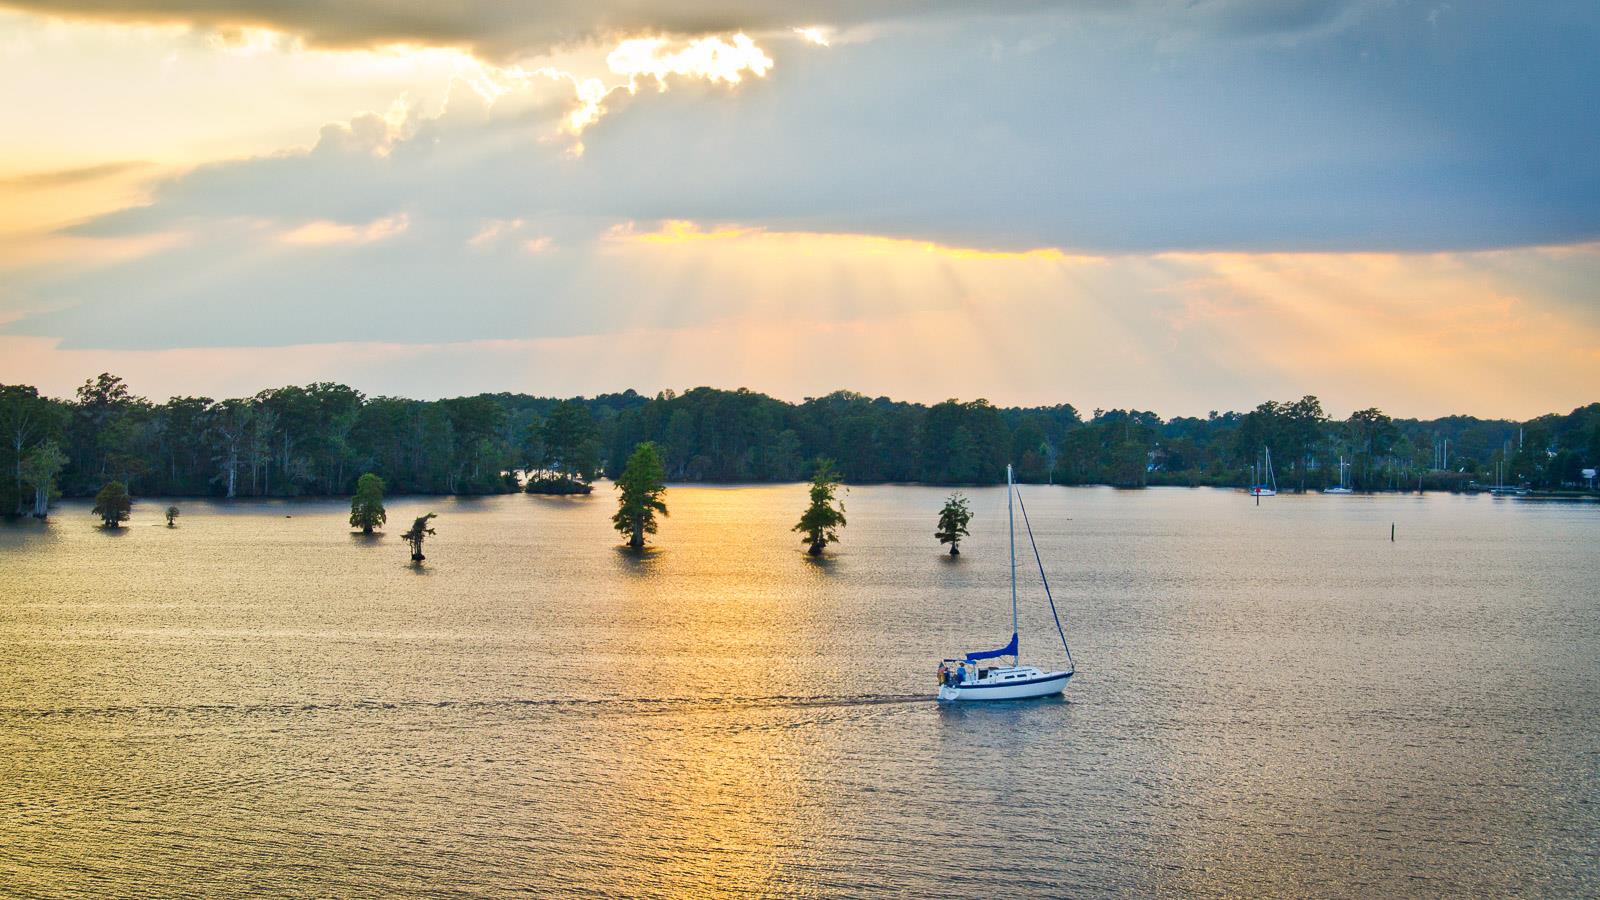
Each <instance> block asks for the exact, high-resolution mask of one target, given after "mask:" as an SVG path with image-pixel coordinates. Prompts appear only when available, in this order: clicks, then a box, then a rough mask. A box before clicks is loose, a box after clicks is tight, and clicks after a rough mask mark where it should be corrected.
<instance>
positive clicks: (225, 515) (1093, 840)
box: [0, 486, 1600, 896]
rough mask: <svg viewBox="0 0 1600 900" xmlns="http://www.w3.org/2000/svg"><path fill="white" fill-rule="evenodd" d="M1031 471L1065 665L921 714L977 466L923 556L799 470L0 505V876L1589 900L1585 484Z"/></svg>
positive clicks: (1001, 601) (446, 887)
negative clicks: (1189, 482) (1086, 476)
mask: <svg viewBox="0 0 1600 900" xmlns="http://www.w3.org/2000/svg"><path fill="white" fill-rule="evenodd" d="M1025 490H1026V494H1025V497H1026V499H1027V501H1028V503H1029V512H1030V513H1031V514H1032V516H1033V520H1034V525H1035V528H1036V530H1037V532H1038V536H1039V539H1040V544H1041V548H1042V550H1043V552H1044V557H1045V560H1046V563H1047V565H1048V567H1049V572H1050V575H1051V583H1052V586H1053V587H1054V588H1055V590H1056V595H1057V599H1058V601H1059V602H1060V603H1061V606H1062V609H1063V612H1064V614H1065V615H1066V617H1067V626H1068V629H1069V637H1071V638H1072V639H1073V651H1074V653H1075V654H1076V656H1077V660H1078V665H1079V667H1080V674H1079V676H1078V677H1077V678H1075V679H1074V680H1073V682H1072V684H1071V687H1070V688H1069V689H1068V692H1067V699H1066V701H1065V702H1062V701H1054V702H1026V703H1022V704H1014V705H1000V706H993V707H962V708H946V709H941V708H940V707H939V706H938V705H937V704H935V703H934V702H933V700H932V692H933V689H934V668H935V667H936V665H937V661H938V659H939V658H940V657H942V656H945V655H947V654H950V653H952V652H955V651H959V650H966V649H983V648H988V647H993V646H999V645H1000V644H1001V643H1003V642H1004V640H1005V638H1006V636H1007V632H1006V629H1007V627H1008V625H1009V622H1008V618H1009V611H1008V609H1007V596H1008V595H1007V593H1006V588H1005V579H1006V560H1005V543H1004V541H1005V536H1004V535H1005V533H1004V500H1003V490H1001V489H994V490H978V491H972V492H969V493H971V494H972V495H973V498H974V502H973V506H974V509H975V511H976V512H977V514H978V517H977V518H976V520H975V521H974V523H973V532H974V534H973V537H972V539H971V541H970V542H969V543H968V544H967V548H966V552H965V553H964V554H963V555H962V557H961V558H960V559H959V560H956V561H952V560H950V559H949V558H948V557H945V556H942V555H941V553H940V551H939V549H938V547H937V545H936V544H935V543H934V542H933V539H932V537H931V534H932V532H933V530H934V520H935V517H936V511H937V509H938V507H939V505H940V501H941V499H942V498H943V496H944V493H945V492H944V491H940V490H936V489H931V488H930V489H923V488H914V487H868V488H854V489H852V490H851V491H850V493H849V495H848V497H847V507H848V512H849V517H850V525H849V527H848V528H847V529H846V530H845V535H844V536H845V542H844V544H843V545H842V546H839V547H838V548H837V551H836V553H834V555H833V556H832V557H831V558H829V559H828V560H826V561H824V562H820V563H818V562H815V561H813V560H811V559H809V558H807V557H806V556H805V555H804V553H803V552H802V547H801V544H800V543H799V541H798V540H797V538H796V536H795V535H793V534H792V533H791V532H789V530H788V528H789V526H790V525H791V524H792V523H793V521H794V520H795V519H796V518H797V517H798V514H799V510H800V508H801V506H803V504H804V493H803V488H801V487H799V486H784V487H760V488H722V489H719V488H674V489H672V490H671V491H670V493H669V497H668V500H669V503H670V505H671V508H672V517H671V518H670V519H668V520H666V521H665V522H664V523H663V525H662V528H661V533H660V534H659V536H658V540H657V543H658V546H659V548H660V549H659V550H657V551H656V552H654V553H652V554H650V555H649V556H648V557H647V558H645V559H643V560H640V559H636V558H634V557H631V556H629V555H627V554H625V553H622V552H619V551H618V550H617V549H616V540H615V534H614V533H613V532H611V531H610V528H609V522H608V517H609V515H610V513H611V512H612V510H613V509H614V500H613V494H612V492H611V491H610V490H609V489H606V488H604V487H603V488H602V489H601V490H598V491H596V494H595V496H594V497H592V498H584V499H576V500H572V499H567V500H558V499H551V498H537V497H524V496H515V497H498V498H490V499H483V500H437V499H409V498H400V499H395V500H393V501H391V502H390V504H389V507H390V516H391V520H392V523H393V524H394V525H396V526H399V527H394V528H392V531H393V532H394V534H393V535H389V536H383V537H380V538H375V539H364V538H362V537H360V536H353V535H351V534H349V533H348V532H347V530H346V529H345V527H344V524H343V520H344V517H345V516H346V515H347V514H348V506H347V505H345V504H338V503H320V502H318V503H295V504H272V503H241V504H235V505H227V506H224V505H217V504H206V503H200V502H194V501H180V502H181V504H182V506H183V510H184V511H183V516H182V518H181V519H180V520H179V522H180V525H179V527H178V528H176V529H171V530H169V529H166V528H164V527H160V525H159V524H158V523H159V521H160V511H161V509H162V508H164V506H165V504H164V503H158V502H154V501H151V502H145V503H141V504H140V505H139V506H138V507H137V508H136V510H135V517H134V520H133V522H132V523H131V527H129V528H127V529H124V531H123V532H122V533H121V534H107V533H102V532H100V531H98V530H97V529H95V528H94V527H93V520H92V518H91V517H90V516H89V514H88V512H87V508H86V506H84V505H82V504H67V505H65V506H64V507H63V508H62V509H61V510H60V511H59V514H58V516H57V517H56V518H55V519H54V520H53V521H52V522H51V523H50V524H49V525H48V526H38V525H36V524H23V525H13V526H7V527H0V893H12V894H24V895H26V894H34V893H38V894H45V895H56V894H71V893H76V892H79V891H85V890H86V891H89V892H104V893H113V894H119V895H124V894H136V893H150V894H161V895H171V894H175V893H195V894H207V895H243V894H257V893H263V892H265V893H273V894H316V895H344V896H355V895H364V896H379V895H392V894H395V893H406V892H410V893H417V892H423V891H428V892H430V893H442V894H460V895H486V896H496V895H524V896H525V895H527V894H528V893H529V892H531V893H534V894H580V893H581V894H600V895H681V894H701V893H730V894H741V893H749V894H785V895H789V894H798V895H829V896H835V895H861V894H898V895H907V896H930V895H940V896H944V895H975V894H979V893H982V894H994V895H998V896H1008V895H1010V896H1024V895H1061V894H1066V893H1074V894H1084V893H1089V894H1095V893H1104V892H1112V891H1119V890H1120V891H1134V892H1149V891H1166V892H1185V893H1189V892H1192V893H1199V894H1238V893H1261V892H1271V893H1277V894H1296V895H1304V894H1333V895H1373V894H1377V893H1379V892H1389V893H1393V892H1400V893H1407V894H1438V893H1446V892H1451V893H1497V892H1516V893H1524V894H1526V893H1547V894H1588V895H1593V894H1595V893H1596V892H1597V891H1600V849H1597V847H1600V842H1597V838H1596V836H1597V835H1600V600H1597V599H1596V594H1597V593H1600V505H1582V504H1572V505H1558V504H1541V503H1533V502H1526V501H1511V500H1494V499H1491V498H1488V497H1477V498H1465V497H1447V496H1430V497H1427V498H1425V499H1419V498H1414V497H1383V498H1366V497H1343V498H1340V497H1320V496H1313V497H1279V498H1275V499H1270V500H1266V501H1264V502H1263V504H1262V506H1261V507H1260V508H1256V507H1254V506H1252V505H1251V501H1250V500H1249V499H1248V498H1245V497H1244V496H1242V495H1240V494H1233V493H1228V492H1222V491H1209V490H1195V491H1189V490H1181V489H1155V490H1148V491H1142V492H1114V491H1110V490H1104V489H1064V488H1043V487H1036V488H1028V489H1025ZM429 509H433V510H437V511H438V512H439V514H440V517H439V519H438V520H437V523H436V524H437V526H438V530H439V534H438V536H437V538H435V539H434V540H433V541H432V542H431V543H430V545H429V547H428V562H427V564H426V567H425V568H423V569H421V570H415V569H413V568H411V567H410V566H409V565H408V564H407V560H406V551H405V548H404V545H403V542H401V541H400V540H399V538H398V536H397V535H398V532H400V531H402V530H404V527H405V525H406V524H407V523H409V521H410V519H411V517H413V516H415V515H416V514H418V513H420V512H423V511H427V510H429ZM1391 522H1395V523H1397V526H1398V538H1399V540H1398V541H1397V542H1395V543H1390V541H1389V525H1390V523H1391ZM1023 571H1024V574H1030V570H1029V569H1024V570H1023ZM1023 586H1024V590H1025V595H1024V610H1023V613H1024V625H1023V628H1024V631H1023V648H1022V649H1023V654H1024V661H1025V662H1034V663H1039V664H1045V663H1058V662H1060V660H1061V652H1060V647H1059V644H1058V643H1056V645H1055V646H1052V643H1053V642H1055V636H1054V633H1053V626H1051V625H1050V622H1049V614H1048V610H1047V608H1046V607H1045V606H1044V603H1043V600H1042V595H1040V594H1039V593H1038V590H1037V578H1036V575H1035V576H1031V577H1029V578H1027V579H1025V580H1024V585H1023Z"/></svg>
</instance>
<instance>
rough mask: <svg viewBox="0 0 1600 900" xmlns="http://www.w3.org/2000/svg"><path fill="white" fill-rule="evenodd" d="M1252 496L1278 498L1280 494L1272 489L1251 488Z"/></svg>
mask: <svg viewBox="0 0 1600 900" xmlns="http://www.w3.org/2000/svg"><path fill="white" fill-rule="evenodd" d="M1250 496H1252V497H1276V496H1278V492H1277V491H1275V490H1273V489H1272V488H1251V489H1250Z"/></svg>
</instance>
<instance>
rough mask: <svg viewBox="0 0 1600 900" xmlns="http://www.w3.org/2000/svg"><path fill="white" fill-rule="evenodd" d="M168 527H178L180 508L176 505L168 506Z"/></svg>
mask: <svg viewBox="0 0 1600 900" xmlns="http://www.w3.org/2000/svg"><path fill="white" fill-rule="evenodd" d="M167 527H168V528H177V527H178V508H177V507H176V506H169V507H167Z"/></svg>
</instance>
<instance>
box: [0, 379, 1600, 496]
mask: <svg viewBox="0 0 1600 900" xmlns="http://www.w3.org/2000/svg"><path fill="white" fill-rule="evenodd" d="M1519 429H1520V430H1521V431H1522V432H1523V433H1522V434H1520V435H1519ZM46 440H54V441H55V442H56V443H57V445H58V446H59V447H60V449H61V450H62V451H64V453H65V454H66V456H67V458H68V460H69V461H68V462H67V463H66V464H65V466H64V468H62V469H61V470H60V471H59V473H58V474H57V476H56V483H57V486H58V488H59V490H60V492H61V493H62V494H63V495H65V496H70V497H87V496H92V495H93V494H94V492H95V491H96V490H98V489H99V487H100V486H101V485H102V484H104V483H105V482H107V481H110V480H116V481H121V482H123V483H125V484H126V485H128V488H129V490H130V491H132V492H134V493H139V494H145V495H166V496H200V495H207V494H210V495H215V496H224V497H288V496H299V495H320V496H345V497H348V496H350V495H351V493H352V492H353V491H354V490H355V488H356V481H357V476H358V475H359V474H360V473H362V472H381V473H383V476H384V480H385V482H386V489H387V490H388V491H390V492H393V493H418V494H447V493H459V494H483V493H502V492H508V491H515V490H519V489H520V487H519V485H517V484H516V478H515V477H514V475H513V474H512V473H513V472H514V471H515V470H518V469H521V470H523V471H525V472H526V473H527V475H528V479H527V480H528V483H529V484H530V485H533V486H534V489H535V490H544V489H546V488H550V489H555V488H556V486H559V489H560V490H561V491H563V492H570V491H572V490H580V491H581V490H582V489H583V488H582V487H576V486H578V485H582V486H583V487H587V486H588V482H589V481H590V480H592V479H593V478H594V477H595V476H596V474H597V473H598V472H599V471H600V470H601V469H602V468H604V469H605V470H608V471H611V472H620V471H622V469H623V467H624V466H625V465H626V463H627V458H628V456H629V455H630V454H631V453H632V452H633V448H634V447H635V446H637V445H638V444H640V443H642V442H645V441H652V442H654V443H655V444H656V445H657V447H658V448H659V449H660V455H661V457H662V462H663V464H664V466H665V469H666V473H667V477H669V478H671V479H674V480H684V481H712V482H738V481H765V482H771V481H794V480H798V479H800V478H803V477H805V476H806V475H807V474H808V471H807V468H806V463H805V461H806V460H808V459H814V458H817V457H827V458H830V459H835V460H838V461H839V463H840V465H841V467H842V468H843V469H844V470H845V471H848V472H849V473H850V475H851V480H852V481H854V482H858V483H859V482H880V481H907V482H918V481H920V482H924V483H932V484H968V483H971V484H997V483H999V482H1000V481H1001V480H1003V478H1004V475H1005V464H1006V463H1007V462H1012V463H1014V464H1015V465H1016V472H1017V476H1018V479H1019V480H1020V481H1024V482H1043V481H1055V482H1059V483H1064V484H1113V485H1119V486H1124V487H1141V486H1144V485H1147V484H1177V485H1199V484H1210V485H1242V484H1243V483H1244V482H1245V481H1246V480H1247V476H1248V473H1249V468H1250V463H1251V461H1252V460H1253V459H1255V458H1256V457H1257V456H1258V455H1259V454H1260V453H1261V448H1262V446H1264V445H1265V446H1269V447H1271V448H1272V457H1273V462H1274V464H1275V467H1276V469H1277V474H1278V481H1279V485H1280V487H1282V488H1283V489H1285V490H1289V489H1304V490H1315V489H1317V488H1319V487H1322V486H1325V485H1328V484H1333V483H1336V482H1337V481H1338V460H1339V457H1340V456H1341V455H1342V456H1344V457H1345V459H1346V460H1347V461H1348V462H1350V464H1351V468H1350V474H1351V480H1352V482H1353V483H1354V486H1355V487H1356V488H1357V489H1358V490H1368V489H1380V488H1392V487H1403V486H1406V485H1410V486H1412V487H1413V488H1414V487H1415V485H1416V484H1417V482H1418V476H1419V475H1420V476H1422V481H1423V483H1424V484H1425V485H1429V486H1431V485H1444V486H1447V487H1457V486H1459V485H1463V484H1465V483H1467V482H1470V481H1472V480H1474V479H1476V480H1477V481H1478V482H1479V483H1483V484H1487V483H1489V482H1490V481H1491V480H1492V478H1493V476H1494V472H1495V467H1496V465H1497V464H1500V465H1501V466H1502V469H1503V470H1504V471H1506V472H1507V475H1506V477H1507V479H1508V480H1514V481H1517V482H1519V483H1520V482H1526V483H1527V484H1529V485H1531V486H1533V487H1539V488H1559V487H1562V486H1575V485H1576V484H1577V483H1578V482H1580V481H1581V480H1582V477H1581V474H1580V473H1581V472H1582V470H1583V469H1584V468H1588V467H1593V466H1595V465H1596V464H1600V404H1591V405H1590V406H1586V407H1582V408H1579V409H1575V410H1573V411H1572V412H1570V413H1568V414H1565V415H1550V416H1541V417H1539V418H1538V419H1533V420H1530V421H1528V422H1524V423H1518V422H1510V421H1504V420H1483V419H1475V418H1472V417H1470V416H1449V417H1445V418H1441V419H1435V420H1431V421H1418V420H1414V419H1391V418H1389V417H1388V416H1386V415H1384V414H1383V413H1382V412H1380V411H1378V410H1376V409H1366V410H1360V411H1358V412H1357V413H1355V414H1354V415H1352V416H1350V417H1349V418H1348V419H1346V420H1344V421H1339V420H1336V419H1332V418H1331V417H1329V416H1328V415H1327V413H1326V411H1325V410H1323V408H1322V404H1321V403H1320V402H1319V401H1318V400H1317V398H1315V397H1311V396H1307V397H1301V398H1300V399H1298V400H1289V401H1283V402H1278V401H1269V402H1267V403H1263V404H1261V405H1260V406H1258V407H1256V408H1255V409H1253V410H1250V411H1248V412H1242V413H1235V412H1220V413H1219V412H1213V413H1211V414H1210V415H1208V416H1206V417H1203V418H1201V417H1178V418H1174V419H1171V420H1165V421H1164V420H1163V419H1162V418H1161V417H1160V416H1158V415H1156V414H1155V413H1154V412H1148V411H1142V410H1120V409H1114V410H1095V412H1094V415H1093V416H1092V417H1090V418H1089V420H1088V421H1084V420H1083V418H1081V417H1080V416H1079V414H1078V412H1077V410H1076V409H1074V408H1073V407H1072V406H1070V405H1066V404H1062V405H1058V406H1049V407H1032V408H1027V409H1018V408H999V407H994V406H992V405H990V404H989V403H987V402H985V401H982V400H977V401H971V402H961V401H955V400H951V401H946V402H945V403H940V404H937V405H935V406H931V407H925V406H921V405H918V404H913V403H903V402H899V401H895V400H891V399H889V398H887V397H876V398H873V397H867V396H865V395H862V394H858V393H853V392H850V391H836V392H834V393H831V394H827V395H825V396H821V397H812V398H807V399H806V400H805V401H804V402H802V403H797V404H796V403H785V402H783V401H781V400H776V399H774V398H772V397H768V396H765V395H762V394H758V393H755V392H753V391H749V390H743V389H741V390H735V391H725V390H716V389H713V388H704V387H701V388H695V389H693V390H689V391H685V392H684V393H682V394H675V393H673V392H671V391H663V392H661V393H660V394H658V395H656V396H655V397H653V398H652V397H646V396H642V395H640V394H638V393H636V392H634V391H625V392H623V393H620V394H606V395H602V396H598V397H593V398H582V397H579V398H572V399H567V400H560V399H556V398H550V397H533V396H528V395H526V394H510V393H499V394H479V395H476V396H472V397H456V398H450V399H445V400H437V401H431V402H430V401H420V400H407V399H403V398H398V397H371V398H369V397H365V396H364V395H362V394H361V393H360V392H359V391H356V390H354V389H352V388H349V387H346V386H344V385H338V384H331V383H327V382H319V383H314V384H309V385H305V386H288V387H282V388H274V389H270V390H264V391H261V392H260V393H257V394H256V395H254V396H252V397H242V398H233V399H224V400H213V399H211V398H208V397H174V398H172V399H171V400H168V401H167V402H165V403H162V404H159V405H158V404H153V403H151V402H150V401H148V400H146V399H144V398H142V397H139V396H137V395H135V394H133V393H132V392H131V391H130V390H129V388H128V386H127V385H126V384H125V383H124V382H123V381H122V380H121V379H120V378H117V377H115V376H113V375H110V374H102V375H100V376H98V377H96V378H94V379H91V380H89V381H88V382H86V383H85V384H84V385H83V386H82V387H81V388H79V389H78V391H77V393H76V395H75V396H74V397H73V398H72V399H69V400H56V399H51V398H47V397H40V396H39V394H38V392H37V391H36V390H35V389H34V388H32V387H28V386H26V385H9V386H8V385H0V514H6V515H15V514H21V513H25V512H27V511H28V509H29V508H30V507H32V506H36V504H37V492H36V491H35V490H34V489H33V488H31V487H30V483H29V482H26V481H25V480H24V479H23V478H22V474H21V469H22V465H23V463H24V460H25V458H26V457H27V455H28V454H29V453H30V452H31V451H32V450H33V449H34V448H35V447H37V446H38V445H39V444H40V443H42V442H44V441H46ZM1446 440H1448V441H1449V444H1450V453H1449V467H1448V468H1449V470H1450V471H1449V472H1448V473H1446V472H1441V471H1436V470H1434V468H1433V467H1435V466H1438V467H1440V468H1443V452H1442V450H1443V444H1444V442H1445V441H1446ZM602 462H603V463H604V465H603V466H602ZM1458 476H1464V477H1458ZM47 502H48V501H47Z"/></svg>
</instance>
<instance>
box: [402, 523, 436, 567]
mask: <svg viewBox="0 0 1600 900" xmlns="http://www.w3.org/2000/svg"><path fill="white" fill-rule="evenodd" d="M437 515H438V513H428V514H427V515H425V516H417V520H416V521H415V522H412V523H411V530H410V531H407V532H406V533H405V534H402V535H400V536H401V537H402V538H405V541H406V543H407V544H409V545H411V561H412V562H422V561H423V560H424V559H427V557H425V556H423V555H422V542H423V541H424V540H426V539H427V537H428V535H430V534H434V533H435V532H434V530H433V526H431V525H429V524H428V521H429V520H430V519H433V518H435V517H436V516H437Z"/></svg>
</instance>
